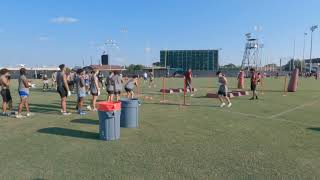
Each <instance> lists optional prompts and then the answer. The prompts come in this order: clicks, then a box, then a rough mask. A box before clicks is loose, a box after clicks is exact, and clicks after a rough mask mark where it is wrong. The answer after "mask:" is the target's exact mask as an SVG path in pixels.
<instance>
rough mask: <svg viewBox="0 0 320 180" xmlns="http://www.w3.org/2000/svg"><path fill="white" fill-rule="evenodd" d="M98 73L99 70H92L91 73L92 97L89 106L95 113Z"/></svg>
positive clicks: (98, 90)
mask: <svg viewBox="0 0 320 180" xmlns="http://www.w3.org/2000/svg"><path fill="white" fill-rule="evenodd" d="M98 73H99V70H97V69H94V70H93V71H92V72H91V81H90V82H91V83H90V91H91V95H92V101H91V106H92V110H93V111H97V108H96V103H97V99H98V96H99V95H100V86H99V79H98Z"/></svg>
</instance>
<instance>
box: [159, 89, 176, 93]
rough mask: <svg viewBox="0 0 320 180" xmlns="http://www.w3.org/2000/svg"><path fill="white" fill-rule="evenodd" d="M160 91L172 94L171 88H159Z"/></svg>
mask: <svg viewBox="0 0 320 180" xmlns="http://www.w3.org/2000/svg"><path fill="white" fill-rule="evenodd" d="M160 92H162V93H166V94H172V93H173V91H172V89H160Z"/></svg>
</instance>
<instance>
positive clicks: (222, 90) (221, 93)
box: [218, 85, 228, 97]
mask: <svg viewBox="0 0 320 180" xmlns="http://www.w3.org/2000/svg"><path fill="white" fill-rule="evenodd" d="M227 91H228V89H227V87H225V86H223V85H221V86H220V87H219V91H218V95H219V96H224V97H227V94H228V93H227Z"/></svg>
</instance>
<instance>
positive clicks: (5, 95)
mask: <svg viewBox="0 0 320 180" xmlns="http://www.w3.org/2000/svg"><path fill="white" fill-rule="evenodd" d="M1 96H2V101H3V102H10V101H12V97H11V93H10V90H9V89H2V90H1Z"/></svg>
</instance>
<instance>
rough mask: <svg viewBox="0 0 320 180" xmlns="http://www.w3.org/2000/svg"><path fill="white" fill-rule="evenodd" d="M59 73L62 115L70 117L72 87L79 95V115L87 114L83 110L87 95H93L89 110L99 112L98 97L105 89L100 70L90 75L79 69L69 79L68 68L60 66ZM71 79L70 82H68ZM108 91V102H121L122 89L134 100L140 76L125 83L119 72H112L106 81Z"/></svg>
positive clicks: (57, 79) (56, 80) (57, 76)
mask: <svg viewBox="0 0 320 180" xmlns="http://www.w3.org/2000/svg"><path fill="white" fill-rule="evenodd" d="M59 69H60V70H59V71H58V72H57V73H56V75H54V76H56V77H53V79H55V84H56V88H57V92H58V93H59V95H60V97H61V113H62V115H70V114H71V113H69V112H67V105H66V103H67V101H66V100H67V97H68V96H71V94H72V93H71V87H74V93H75V94H76V95H77V106H76V110H77V112H78V114H80V115H85V114H86V112H85V111H84V109H83V104H84V98H85V97H86V96H87V95H91V96H92V99H91V105H90V106H88V108H87V109H89V110H92V111H97V107H96V102H97V99H98V96H99V95H100V94H101V89H102V88H101V87H103V81H102V80H101V79H100V76H99V74H100V73H99V70H97V69H93V70H91V71H90V72H89V73H88V72H87V73H86V71H85V70H84V69H78V70H77V71H76V74H74V77H73V78H71V79H72V80H71V81H70V79H69V77H70V74H69V75H67V74H66V67H65V65H64V64H61V65H60V66H59ZM68 79H69V80H68ZM105 86H106V90H107V93H108V98H107V100H108V101H119V100H120V95H121V92H122V89H123V88H124V89H125V91H126V93H127V98H134V88H135V87H138V76H136V75H134V76H132V78H131V79H127V81H125V80H124V79H123V77H122V75H121V74H120V72H119V71H113V72H110V74H109V76H108V77H107V79H106V81H105Z"/></svg>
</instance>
